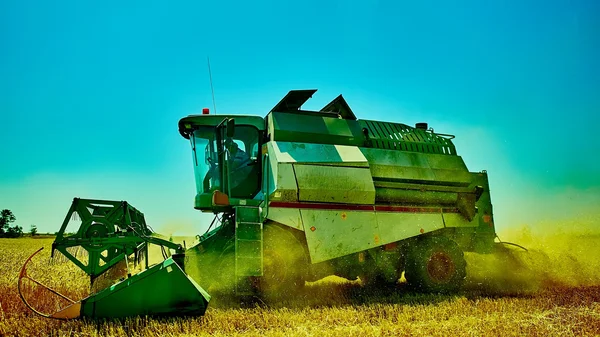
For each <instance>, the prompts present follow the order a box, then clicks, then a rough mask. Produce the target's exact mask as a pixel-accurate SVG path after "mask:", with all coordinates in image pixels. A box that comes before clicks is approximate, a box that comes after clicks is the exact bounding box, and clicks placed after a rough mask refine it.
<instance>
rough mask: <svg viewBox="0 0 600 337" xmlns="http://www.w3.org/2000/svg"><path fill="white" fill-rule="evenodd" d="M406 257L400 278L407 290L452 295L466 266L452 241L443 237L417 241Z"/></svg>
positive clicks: (460, 281) (459, 284)
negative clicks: (402, 274) (402, 277)
mask: <svg viewBox="0 0 600 337" xmlns="http://www.w3.org/2000/svg"><path fill="white" fill-rule="evenodd" d="M406 255H407V256H406V266H405V272H404V277H405V278H406V281H407V282H408V284H409V285H410V287H411V288H413V289H415V290H418V291H423V292H454V291H458V290H459V289H460V288H461V287H462V285H463V283H464V280H465V276H466V274H467V273H466V266H467V263H466V261H465V258H464V254H463V252H462V250H461V249H460V248H459V247H458V245H457V244H456V242H454V241H452V240H450V239H448V238H446V237H443V236H437V237H424V238H419V239H418V240H416V241H414V243H413V244H411V245H410V247H409V248H408V252H407V254H406Z"/></svg>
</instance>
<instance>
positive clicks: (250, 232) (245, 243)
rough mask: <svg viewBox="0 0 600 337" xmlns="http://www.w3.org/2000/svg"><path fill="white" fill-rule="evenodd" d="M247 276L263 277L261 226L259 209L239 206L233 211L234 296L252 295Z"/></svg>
mask: <svg viewBox="0 0 600 337" xmlns="http://www.w3.org/2000/svg"><path fill="white" fill-rule="evenodd" d="M249 276H263V224H262V222H261V221H260V208H259V207H252V206H239V207H236V209H235V277H236V281H237V282H236V294H238V295H251V294H252V293H253V287H252V283H251V280H250V278H249Z"/></svg>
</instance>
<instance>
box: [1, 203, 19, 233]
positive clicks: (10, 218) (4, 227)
mask: <svg viewBox="0 0 600 337" xmlns="http://www.w3.org/2000/svg"><path fill="white" fill-rule="evenodd" d="M15 220H17V218H16V217H15V215H14V214H13V212H12V211H11V210H9V209H3V210H2V212H1V213H0V236H4V235H5V234H6V232H7V231H8V228H9V227H10V224H11V223H13V222H15Z"/></svg>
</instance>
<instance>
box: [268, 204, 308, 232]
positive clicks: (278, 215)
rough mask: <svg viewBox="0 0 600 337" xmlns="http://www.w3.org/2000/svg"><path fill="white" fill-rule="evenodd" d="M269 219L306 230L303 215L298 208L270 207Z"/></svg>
mask: <svg viewBox="0 0 600 337" xmlns="http://www.w3.org/2000/svg"><path fill="white" fill-rule="evenodd" d="M267 219H269V220H273V221H275V222H278V223H280V224H283V225H286V226H289V227H292V228H295V229H299V230H301V231H304V225H303V223H302V216H301V215H300V210H299V209H298V208H283V207H269V214H268V215H267Z"/></svg>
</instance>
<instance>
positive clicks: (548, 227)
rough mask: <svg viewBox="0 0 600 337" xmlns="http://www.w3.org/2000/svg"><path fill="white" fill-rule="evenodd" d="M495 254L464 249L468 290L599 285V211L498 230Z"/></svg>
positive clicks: (531, 290)
mask: <svg viewBox="0 0 600 337" xmlns="http://www.w3.org/2000/svg"><path fill="white" fill-rule="evenodd" d="M498 235H499V237H500V238H501V239H502V240H503V242H512V243H517V244H519V245H521V246H523V247H525V248H527V251H525V250H523V249H521V248H518V247H516V246H512V245H508V244H498V245H497V246H498V249H497V251H496V252H495V253H494V254H489V255H481V254H465V258H466V259H467V266H468V267H467V282H466V288H467V289H469V290H475V291H483V292H487V293H498V294H523V293H534V292H537V291H540V290H544V289H548V288H556V287H575V286H593V285H600V214H599V215H587V216H586V217H582V218H580V219H574V220H568V221H561V222H560V223H553V222H551V221H544V222H540V223H538V224H536V225H535V226H527V225H523V226H521V227H520V228H515V229H511V230H504V231H499V234H498Z"/></svg>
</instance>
